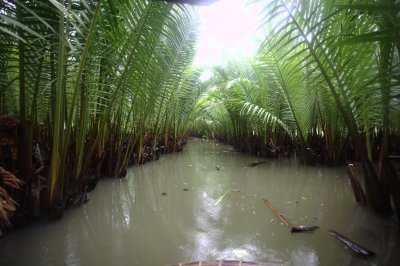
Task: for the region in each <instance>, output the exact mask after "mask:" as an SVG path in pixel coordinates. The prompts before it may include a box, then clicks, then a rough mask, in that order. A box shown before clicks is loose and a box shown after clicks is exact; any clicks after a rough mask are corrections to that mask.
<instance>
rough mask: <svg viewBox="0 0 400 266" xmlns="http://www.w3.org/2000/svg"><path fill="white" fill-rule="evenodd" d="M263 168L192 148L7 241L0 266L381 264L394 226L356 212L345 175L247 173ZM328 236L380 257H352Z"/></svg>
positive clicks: (210, 145) (104, 185) (283, 167)
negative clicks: (294, 230) (281, 217)
mask: <svg viewBox="0 0 400 266" xmlns="http://www.w3.org/2000/svg"><path fill="white" fill-rule="evenodd" d="M261 160H263V159H261V158H257V157H251V156H247V155H244V154H240V153H237V152H233V151H232V150H231V147H229V146H225V145H221V144H217V143H215V142H206V141H200V140H194V141H190V142H189V144H188V145H187V146H186V147H185V149H184V151H183V152H182V153H180V154H172V155H167V156H164V157H163V158H162V159H161V160H159V161H156V162H153V163H149V164H146V165H144V166H140V167H135V168H134V169H133V170H131V171H130V172H129V173H128V176H127V178H126V179H122V180H119V179H109V180H102V181H101V182H100V184H99V185H98V186H97V188H96V190H95V191H94V192H93V193H91V194H90V202H89V204H88V205H86V206H84V207H82V208H76V209H73V210H69V211H68V212H66V214H65V217H64V219H62V220H61V221H58V222H55V223H50V224H47V223H44V224H35V225H32V226H29V227H26V228H23V229H19V230H17V231H16V232H13V233H11V234H9V235H7V236H6V237H5V238H3V239H1V240H0V265H2V266H3V265H4V266H5V265H10V266H11V265H38V266H42V265H43V266H44V265H97V266H100V265H141V266H157V265H168V264H174V263H178V262H187V261H197V260H211V259H242V260H250V261H265V262H274V263H282V264H286V265H385V264H387V262H388V260H389V257H390V256H391V255H392V254H393V252H394V251H395V248H394V242H395V240H396V239H395V233H396V221H395V220H394V218H392V219H382V218H379V217H377V216H376V215H375V214H374V213H373V212H371V211H370V210H368V209H365V208H363V207H360V206H358V205H357V203H356V202H355V200H354V196H353V193H352V189H351V185H350V183H349V181H348V178H347V174H346V172H345V170H344V167H338V168H324V167H311V166H304V165H299V164H297V163H295V162H294V161H293V160H286V161H285V160H280V161H278V160H267V162H266V163H264V164H261V165H258V166H256V167H247V165H248V164H249V163H250V162H256V161H261ZM217 166H218V167H219V169H220V170H217V169H216V167H217ZM184 189H185V190H184ZM186 189H188V190H187V191H186ZM229 189H231V191H230V192H229V193H228V194H227V195H226V197H224V198H223V199H222V200H220V201H219V202H218V204H216V203H217V201H218V199H219V198H220V197H221V196H222V195H224V193H226V191H227V190H229ZM237 190H240V192H235V191H237ZM162 193H166V195H162ZM262 198H267V199H268V200H269V201H270V202H271V203H272V204H273V205H274V207H275V208H276V209H277V210H279V211H280V212H281V213H283V214H285V216H286V217H287V218H288V220H289V222H290V223H291V224H293V225H300V224H302V225H318V226H320V227H321V228H320V229H319V230H317V231H315V232H314V233H299V234H291V233H290V230H289V229H288V228H287V227H285V226H283V225H282V224H281V223H280V221H278V218H277V217H276V216H275V215H274V214H273V212H272V211H271V209H269V208H268V207H267V206H266V205H265V204H264V203H263V201H262ZM328 229H334V230H337V231H339V232H341V233H342V234H344V235H346V236H348V237H350V238H351V239H353V240H354V241H355V242H358V243H360V244H362V245H364V246H366V247H368V248H369V249H371V250H373V251H374V252H375V253H377V254H378V257H377V258H375V259H372V260H365V259H362V258H359V257H356V256H354V255H353V254H352V252H351V250H349V249H347V248H345V247H344V245H343V244H342V243H341V242H340V241H338V240H337V239H336V238H334V237H332V236H330V235H329V234H328V233H327V230H328ZM395 252H397V253H398V252H399V251H398V250H396V251H395Z"/></svg>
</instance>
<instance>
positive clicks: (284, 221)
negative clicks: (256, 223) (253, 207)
mask: <svg viewBox="0 0 400 266" xmlns="http://www.w3.org/2000/svg"><path fill="white" fill-rule="evenodd" d="M262 200H263V201H264V203H265V205H267V206H268V207H269V208H270V209H271V210H272V211H273V212H274V213H275V215H276V216H277V217H278V218H279V220H281V222H282V223H283V224H284V225H286V226H287V227H290V226H289V222H288V220H286V218H285V216H283V215H282V214H280V213H279V212H278V211H277V210H276V209H275V208H274V207H273V206H272V204H271V203H270V202H269V201H268V200H267V199H265V198H263V199H262Z"/></svg>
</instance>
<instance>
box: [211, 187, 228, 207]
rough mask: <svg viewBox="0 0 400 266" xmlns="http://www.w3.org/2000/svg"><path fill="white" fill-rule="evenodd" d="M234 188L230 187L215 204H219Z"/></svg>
mask: <svg viewBox="0 0 400 266" xmlns="http://www.w3.org/2000/svg"><path fill="white" fill-rule="evenodd" d="M231 190H232V188H230V189H228V190H227V191H226V192H225V193H224V195H222V196H221V197H219V199H218V200H217V202H215V205H218V203H220V202H221V201H222V200H223V199H224V198H225V197H226V196H227V195H228V194H229V192H230V191H231Z"/></svg>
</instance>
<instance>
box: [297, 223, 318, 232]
mask: <svg viewBox="0 0 400 266" xmlns="http://www.w3.org/2000/svg"><path fill="white" fill-rule="evenodd" d="M317 229H319V226H316V225H311V226H305V225H299V226H292V228H291V229H290V232H291V233H302V232H314V231H315V230H317Z"/></svg>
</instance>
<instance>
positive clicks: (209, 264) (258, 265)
mask: <svg viewBox="0 0 400 266" xmlns="http://www.w3.org/2000/svg"><path fill="white" fill-rule="evenodd" d="M281 265H283V264H277V263H266V262H251V261H242V260H212V261H194V262H187V263H179V264H174V265H171V266H281Z"/></svg>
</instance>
